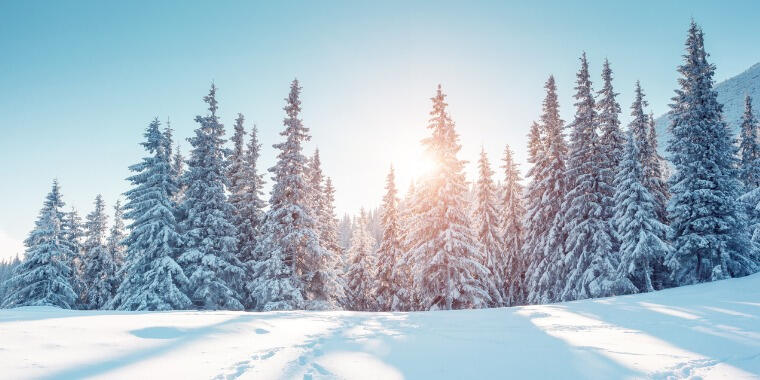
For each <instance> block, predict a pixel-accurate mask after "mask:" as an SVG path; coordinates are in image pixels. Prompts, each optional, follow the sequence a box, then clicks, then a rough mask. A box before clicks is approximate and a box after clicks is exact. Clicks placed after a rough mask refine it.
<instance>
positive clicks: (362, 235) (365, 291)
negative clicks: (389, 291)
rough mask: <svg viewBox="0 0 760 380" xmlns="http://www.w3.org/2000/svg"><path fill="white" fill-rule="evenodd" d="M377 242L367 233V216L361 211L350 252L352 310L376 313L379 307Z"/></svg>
mask: <svg viewBox="0 0 760 380" xmlns="http://www.w3.org/2000/svg"><path fill="white" fill-rule="evenodd" d="M374 246H375V241H374V239H373V238H372V236H370V234H369V231H367V214H366V212H364V209H362V210H361V216H360V219H359V223H358V225H357V227H356V230H354V233H353V237H352V239H351V248H350V249H349V250H348V252H349V253H348V255H349V257H350V263H351V264H350V266H349V269H348V273H347V274H346V279H347V281H346V286H347V292H346V293H347V294H346V296H347V297H348V306H349V309H350V310H357V311H375V310H377V309H378V305H377V298H378V295H377V290H378V289H377V282H378V281H377V264H378V263H377V257H376V256H375V253H374Z"/></svg>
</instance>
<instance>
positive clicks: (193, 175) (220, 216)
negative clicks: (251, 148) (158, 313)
mask: <svg viewBox="0 0 760 380" xmlns="http://www.w3.org/2000/svg"><path fill="white" fill-rule="evenodd" d="M203 101H204V102H206V103H207V104H208V111H209V113H208V114H207V115H206V116H196V117H195V121H196V122H197V123H198V124H199V127H198V128H197V129H196V130H195V136H193V137H191V138H189V139H188V141H189V142H190V144H191V145H192V147H193V149H192V151H191V152H190V159H189V160H188V170H187V173H186V174H185V177H184V181H185V183H186V184H187V190H186V192H185V199H184V203H183V207H182V208H183V212H185V213H186V215H185V219H184V220H182V223H181V225H180V226H181V229H182V233H183V235H182V240H183V253H182V255H181V256H180V257H179V262H180V264H181V265H182V268H183V270H184V272H185V274H186V275H187V276H188V279H189V280H190V286H189V289H190V293H189V296H190V299H191V300H192V301H193V304H194V305H195V307H196V308H199V309H205V310H218V309H225V310H240V309H243V305H242V303H241V299H242V292H243V287H244V278H243V275H244V270H243V265H242V263H241V262H240V260H239V259H238V257H237V255H236V254H235V252H236V250H237V230H236V229H235V226H234V225H233V224H232V222H231V220H232V218H233V215H234V209H233V207H232V206H231V205H230V203H229V202H228V201H227V195H226V194H225V186H226V185H228V182H227V177H226V174H227V172H226V169H227V168H226V161H225V156H226V154H227V151H226V149H224V143H225V141H226V140H225V139H224V126H223V125H222V123H221V122H220V121H219V117H218V116H217V115H216V111H217V109H218V106H217V101H216V86H214V85H213V84H212V85H211V90H210V91H209V94H208V95H207V96H205V97H204V98H203Z"/></svg>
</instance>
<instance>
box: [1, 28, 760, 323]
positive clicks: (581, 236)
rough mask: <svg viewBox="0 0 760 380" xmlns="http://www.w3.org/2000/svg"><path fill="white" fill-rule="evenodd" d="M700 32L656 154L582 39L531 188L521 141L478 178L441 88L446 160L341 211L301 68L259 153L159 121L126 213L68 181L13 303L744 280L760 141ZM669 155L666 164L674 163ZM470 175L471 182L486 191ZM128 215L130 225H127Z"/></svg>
mask: <svg viewBox="0 0 760 380" xmlns="http://www.w3.org/2000/svg"><path fill="white" fill-rule="evenodd" d="M707 58H708V54H707V53H706V52H705V49H704V34H703V32H702V30H701V28H700V27H699V26H698V25H696V24H695V23H694V22H692V23H691V25H690V28H689V31H688V37H687V40H686V44H685V53H684V55H683V62H682V64H681V65H680V66H679V67H678V72H679V74H680V78H679V82H678V84H679V87H678V88H677V89H676V91H675V96H674V97H673V98H672V100H673V103H672V104H671V105H670V108H671V109H670V116H671V125H670V126H669V128H670V132H671V135H672V137H671V139H670V141H669V142H668V146H667V147H666V151H667V152H668V153H669V156H668V157H667V159H666V158H664V157H662V156H660V155H659V154H658V149H657V139H656V137H657V136H656V131H655V128H654V118H653V116H652V114H651V113H649V114H647V112H646V107H647V106H648V104H647V101H646V99H645V95H644V91H643V89H642V87H641V85H640V84H639V83H638V82H637V83H636V84H635V87H634V94H635V96H634V102H633V104H632V105H631V107H630V112H631V117H632V120H631V122H630V123H629V124H628V126H627V128H626V129H625V130H624V128H623V127H622V126H621V122H620V119H619V116H620V114H621V112H622V110H621V107H620V105H619V103H618V102H617V100H616V97H617V95H618V94H617V93H616V92H615V90H614V87H613V72H612V69H611V66H610V63H609V62H608V61H605V62H604V65H603V70H602V77H601V82H602V86H601V89H600V90H598V91H595V90H594V89H593V86H592V81H591V78H590V75H589V63H588V60H587V58H586V55H585V53H584V54H583V55H582V56H581V58H580V68H579V70H578V73H577V76H576V82H575V83H576V85H575V88H574V89H575V93H574V99H575V103H574V106H575V115H574V117H573V120H571V121H570V122H569V123H567V124H565V122H564V121H563V120H562V119H561V118H560V112H559V102H558V96H557V86H556V83H555V80H554V77H553V76H550V77H549V78H548V80H547V81H546V83H545V86H544V87H545V90H546V95H545V98H544V100H543V107H542V113H541V115H540V117H539V119H538V120H537V121H536V122H534V123H533V124H532V126H531V128H530V132H529V143H528V156H529V159H528V162H529V164H530V168H529V170H528V172H527V178H528V182H527V185H525V186H524V185H523V183H522V182H523V180H522V178H521V176H520V171H519V168H518V164H517V163H516V162H515V160H514V156H513V152H512V150H511V148H510V147H509V146H507V147H506V148H505V150H504V154H503V156H502V157H501V162H502V165H501V166H500V168H501V169H502V170H501V173H502V175H503V179H502V180H500V181H498V182H497V181H495V180H494V170H493V169H492V167H491V163H490V162H489V158H488V156H487V155H486V153H485V152H484V151H481V154H480V157H479V160H478V162H477V167H478V178H477V181H476V182H475V183H473V184H470V183H468V181H467V180H466V176H465V170H464V169H465V164H466V161H464V160H462V159H460V158H458V153H459V150H460V148H461V145H460V143H459V137H458V134H457V132H456V128H455V123H454V121H453V120H452V119H451V117H450V115H449V113H448V111H447V106H448V105H447V103H446V101H445V97H446V95H445V94H444V93H443V90H442V88H441V86H440V85H439V86H438V89H437V91H436V93H435V96H434V97H433V98H432V99H431V100H432V110H431V112H430V119H429V123H428V126H427V128H428V130H429V136H428V137H427V138H425V139H424V140H423V141H422V145H423V147H424V149H426V151H427V153H428V154H429V155H430V156H431V157H433V160H434V162H435V167H434V168H433V169H432V170H431V171H430V172H429V173H427V174H426V175H424V176H423V177H421V178H419V179H417V180H416V181H414V182H413V183H412V184H411V185H410V188H409V190H408V191H407V192H406V194H405V195H404V196H403V197H402V196H400V195H399V191H398V189H397V187H396V183H395V177H394V171H393V167H391V169H390V171H389V173H388V176H387V179H386V187H385V189H386V193H385V195H384V197H383V199H382V205H381V206H380V209H379V212H378V213H375V214H372V215H370V214H369V213H366V212H364V211H363V210H362V212H361V214H360V215H359V217H358V218H357V219H356V220H354V221H353V222H351V221H350V219H348V218H344V220H343V221H340V222H339V221H338V219H337V217H336V215H335V208H334V202H335V188H334V187H333V184H332V181H331V179H330V178H329V177H327V176H326V175H325V174H324V172H323V170H322V167H321V162H320V156H319V151H318V150H317V151H315V152H314V154H313V155H312V156H310V157H307V156H306V155H304V153H303V144H304V142H306V141H308V140H309V139H310V138H311V136H310V134H309V129H308V128H306V127H305V126H304V124H303V121H302V120H301V118H300V112H301V101H300V93H301V87H300V84H299V82H298V81H297V80H294V81H293V82H292V83H291V86H290V92H289V94H288V97H287V98H286V99H285V103H286V105H285V107H284V111H285V118H284V121H283V125H284V129H283V130H282V132H281V133H280V135H281V137H282V142H280V143H278V144H275V145H273V146H274V148H276V149H277V150H278V155H277V161H276V164H275V166H273V167H272V168H270V169H268V171H269V173H270V175H271V181H272V189H271V191H270V194H269V199H268V200H265V199H264V198H265V196H264V192H263V188H264V185H265V181H266V180H265V174H264V173H263V172H261V170H260V169H259V168H258V166H257V165H258V159H259V157H260V148H261V144H260V143H259V141H258V136H257V133H258V132H257V129H256V127H255V126H254V127H253V128H252V129H251V130H250V132H248V131H246V128H245V119H244V117H243V115H241V114H238V117H237V119H235V122H234V133H233V135H232V137H231V139H230V140H231V145H232V146H231V148H228V147H227V145H228V144H227V140H226V138H225V130H224V126H223V124H222V123H221V121H220V120H219V117H218V116H217V111H218V104H217V101H216V87H215V86H214V85H213V84H212V86H211V89H210V91H209V93H208V95H207V96H206V97H204V102H205V103H206V104H207V107H208V112H207V113H206V114H205V115H203V116H197V117H196V118H195V121H196V123H197V124H198V127H197V129H196V130H195V133H194V135H193V137H191V138H189V139H188V140H189V142H190V145H191V146H192V149H191V151H190V153H189V157H188V158H187V159H186V158H185V157H183V156H182V154H181V153H180V151H179V148H178V147H175V146H174V143H173V136H172V134H173V130H172V129H171V126H170V125H169V124H168V123H167V125H166V126H165V127H163V128H162V124H161V122H160V121H159V120H158V119H155V120H153V121H152V122H151V123H150V124H149V125H148V127H147V128H146V130H145V133H144V138H145V141H144V142H143V143H142V145H143V147H144V148H145V151H146V156H145V157H143V158H142V160H141V161H140V162H138V163H136V164H134V165H132V166H131V167H130V170H131V171H132V173H133V174H132V175H131V176H130V177H129V178H128V179H129V181H130V183H131V188H130V190H129V191H127V192H126V193H125V197H126V199H127V201H126V203H125V204H124V206H123V207H122V205H121V204H119V203H117V204H116V205H115V207H114V216H113V221H112V223H111V227H110V228H107V221H106V220H107V216H106V211H105V204H104V202H103V199H102V197H100V196H98V197H97V198H96V200H95V209H94V210H93V211H92V212H91V213H90V214H88V215H87V216H86V221H85V223H84V224H83V225H82V223H81V221H80V220H79V218H78V216H77V214H76V213H75V212H73V211H72V212H64V211H63V206H64V202H63V200H62V196H61V193H60V187H59V185H58V182H57V181H54V182H53V187H52V189H51V191H50V193H49V194H48V196H47V198H46V200H45V203H44V205H43V207H42V210H41V211H40V214H39V216H38V219H37V221H36V224H35V228H34V229H33V230H32V232H31V233H30V234H29V237H28V238H27V239H26V241H25V245H26V247H27V251H26V255H25V256H24V259H23V261H22V262H20V263H17V264H16V265H15V266H14V269H13V272H12V274H11V275H10V277H9V278H8V279H7V280H6V281H5V282H4V284H3V286H2V287H1V288H2V289H3V290H4V292H5V297H4V300H3V302H2V306H3V307H15V306H23V305H52V306H58V307H63V308H85V309H118V310H176V309H203V310H217V309H225V310H261V311H269V310H294V309H309V310H334V309H348V310H365V311H408V310H440V309H466V308H483V307H499V306H512V305H522V304H537V303H549V302H558V301H569V300H577V299H584V298H595V297H606V296H613V295H620V294H630V293H638V292H649V291H654V290H659V289H664V288H668V287H674V286H680V285H688V284H694V283H699V282H705V281H714V280H720V279H724V278H730V277H739V276H745V275H748V274H751V273H754V272H756V271H758V269H760V253H759V252H760V251H759V250H758V245H757V244H758V242H759V241H760V211H758V210H760V161H758V160H760V145H758V136H757V135H758V132H757V130H758V126H759V125H758V121H757V118H756V117H755V115H754V112H753V110H752V106H751V99H749V97H747V100H746V111H745V113H744V117H743V119H742V124H741V133H740V139H739V140H738V141H737V139H736V138H735V137H734V136H733V133H732V132H731V129H730V127H729V126H728V125H727V124H726V123H725V122H724V121H723V118H722V105H721V104H720V103H719V102H718V101H717V93H716V92H715V90H714V89H713V75H714V71H715V67H714V65H712V64H710V63H709V62H708V59H707ZM668 161H669V163H668ZM670 172H672V175H670V174H669V173H670ZM471 185H472V186H471ZM123 220H126V221H128V222H129V224H128V225H126V226H125V224H124V221H123Z"/></svg>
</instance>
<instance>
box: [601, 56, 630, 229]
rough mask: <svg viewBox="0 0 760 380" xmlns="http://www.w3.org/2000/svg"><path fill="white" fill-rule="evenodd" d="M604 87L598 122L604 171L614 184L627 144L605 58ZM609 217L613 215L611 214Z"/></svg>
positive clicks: (603, 70) (618, 105)
mask: <svg viewBox="0 0 760 380" xmlns="http://www.w3.org/2000/svg"><path fill="white" fill-rule="evenodd" d="M602 82H603V86H602V89H601V90H599V92H598V93H597V94H598V97H599V100H598V101H597V102H596V111H597V119H596V120H597V124H598V126H599V127H598V128H599V145H600V146H601V148H600V149H601V150H602V154H603V159H602V162H601V164H602V169H601V170H602V171H603V173H604V176H605V180H606V181H608V182H607V183H609V184H612V182H613V180H614V178H615V174H616V173H617V168H618V166H619V165H620V161H621V159H622V157H623V148H624V146H625V140H626V139H625V134H624V133H623V131H622V130H621V129H620V118H619V116H620V112H621V109H620V104H618V102H617V100H615V97H617V95H618V93H617V92H615V90H614V89H613V87H612V69H611V68H610V62H609V61H608V60H606V59H605V60H604V68H603V69H602ZM608 217H611V215H609V216H608Z"/></svg>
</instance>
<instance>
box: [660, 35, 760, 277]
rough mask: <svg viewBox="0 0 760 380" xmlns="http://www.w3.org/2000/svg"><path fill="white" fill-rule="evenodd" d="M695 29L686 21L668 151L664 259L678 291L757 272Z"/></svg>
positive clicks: (731, 150) (732, 158)
mask: <svg viewBox="0 0 760 380" xmlns="http://www.w3.org/2000/svg"><path fill="white" fill-rule="evenodd" d="M707 57H708V55H707V53H706V52H705V48H704V37H703V33H702V30H701V29H700V28H699V27H698V26H697V25H696V24H695V23H694V22H693V21H692V23H691V26H690V28H689V32H688V38H687V40H686V54H684V56H683V58H684V62H683V64H682V65H680V66H679V67H678V71H679V73H680V74H681V78H679V81H678V82H679V85H680V88H679V89H677V90H676V95H675V97H673V104H671V106H670V107H671V110H670V116H671V124H670V131H671V133H672V138H671V139H670V141H669V143H668V147H667V151H668V152H670V158H671V161H672V163H673V165H674V167H675V173H674V174H673V176H671V178H670V190H671V193H672V197H671V198H670V202H669V203H668V216H669V219H670V221H671V225H670V227H671V231H672V232H671V233H670V235H669V238H670V240H671V241H672V243H673V245H674V248H675V249H674V250H673V251H672V253H671V254H669V255H668V257H667V258H666V264H667V265H668V266H669V267H670V269H671V270H672V278H673V280H674V281H675V282H676V284H678V285H685V284H693V283H697V282H705V281H714V280H720V279H724V278H728V277H738V276H745V275H747V274H750V273H753V272H755V271H757V269H758V261H757V254H756V249H755V248H754V247H753V245H752V243H751V241H750V239H749V234H748V229H747V226H746V221H745V217H744V213H743V210H742V206H741V204H740V201H739V200H738V197H739V195H740V192H741V189H742V184H741V181H740V180H739V173H738V168H737V165H738V162H737V157H736V153H737V149H736V147H735V145H734V138H733V136H732V134H731V131H730V129H729V128H728V126H727V125H726V123H725V122H724V121H723V118H722V111H723V106H722V105H721V104H720V103H718V99H717V93H716V92H715V89H714V88H713V75H714V73H715V67H714V66H713V65H712V64H710V63H708V62H707Z"/></svg>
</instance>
